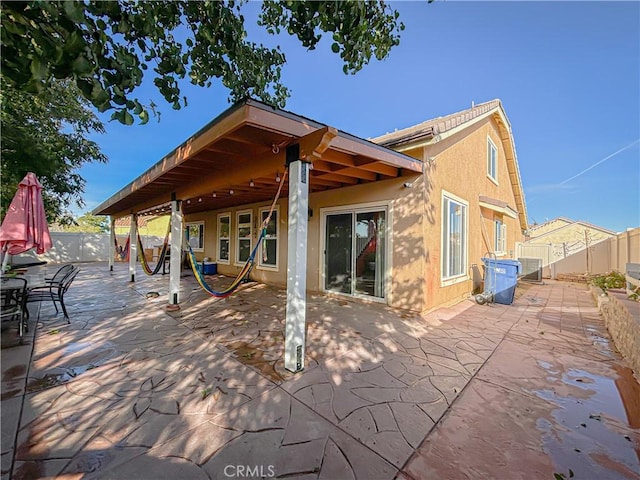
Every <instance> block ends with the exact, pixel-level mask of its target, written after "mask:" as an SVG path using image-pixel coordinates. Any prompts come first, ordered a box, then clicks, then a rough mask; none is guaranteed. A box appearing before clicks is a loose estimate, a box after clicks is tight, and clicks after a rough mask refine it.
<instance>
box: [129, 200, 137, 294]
mask: <svg viewBox="0 0 640 480" xmlns="http://www.w3.org/2000/svg"><path fill="white" fill-rule="evenodd" d="M137 218H138V216H137V215H136V214H135V213H132V214H131V226H130V228H129V276H130V277H131V281H132V282H135V281H136V261H137V260H138V225H137Z"/></svg>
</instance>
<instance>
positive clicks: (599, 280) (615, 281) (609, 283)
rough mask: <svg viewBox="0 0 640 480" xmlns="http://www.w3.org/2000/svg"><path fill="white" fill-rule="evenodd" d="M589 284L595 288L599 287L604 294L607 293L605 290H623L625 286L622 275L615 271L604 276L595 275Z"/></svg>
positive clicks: (625, 282)
mask: <svg viewBox="0 0 640 480" xmlns="http://www.w3.org/2000/svg"><path fill="white" fill-rule="evenodd" d="M591 283H592V284H593V285H595V286H596V287H600V288H601V289H602V291H603V292H604V293H607V290H609V289H612V288H625V287H626V286H627V281H626V279H625V277H624V275H623V274H622V273H620V272H617V271H615V270H613V271H611V272H609V273H605V274H604V275H596V276H595V277H593V278H592V279H591Z"/></svg>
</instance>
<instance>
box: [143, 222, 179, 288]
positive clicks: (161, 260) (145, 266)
mask: <svg viewBox="0 0 640 480" xmlns="http://www.w3.org/2000/svg"><path fill="white" fill-rule="evenodd" d="M137 226H138V225H137V224H136V227H137ZM136 230H137V231H139V230H138V229H137V228H136ZM170 233H171V222H169V224H168V225H167V233H166V235H165V236H164V242H163V243H162V249H161V250H160V257H159V258H158V263H156V266H155V267H154V269H153V270H151V267H149V263H148V262H147V259H146V257H145V256H144V250H143V248H144V247H143V245H142V237H140V233H138V259H139V260H140V265H141V266H142V271H143V272H144V273H146V274H147V275H149V276H151V275H155V274H157V273H158V272H159V271H160V268H162V265H163V264H164V259H165V258H166V256H167V252H168V251H169V234H170Z"/></svg>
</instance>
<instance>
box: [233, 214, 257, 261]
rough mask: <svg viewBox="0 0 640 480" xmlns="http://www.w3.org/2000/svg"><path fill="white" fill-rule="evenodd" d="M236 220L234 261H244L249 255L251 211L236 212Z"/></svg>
mask: <svg viewBox="0 0 640 480" xmlns="http://www.w3.org/2000/svg"><path fill="white" fill-rule="evenodd" d="M236 215H237V217H236V218H237V222H236V225H237V226H236V231H237V243H236V247H237V248H236V262H237V263H244V262H246V261H247V260H248V259H249V255H251V232H252V230H253V228H252V224H251V221H252V216H253V215H252V214H251V211H244V212H238V213H237V214H236Z"/></svg>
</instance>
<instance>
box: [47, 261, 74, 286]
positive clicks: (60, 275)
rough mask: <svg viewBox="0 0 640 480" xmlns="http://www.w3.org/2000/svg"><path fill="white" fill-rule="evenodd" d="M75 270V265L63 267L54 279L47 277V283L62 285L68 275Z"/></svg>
mask: <svg viewBox="0 0 640 480" xmlns="http://www.w3.org/2000/svg"><path fill="white" fill-rule="evenodd" d="M71 270H73V265H71V264H70V263H69V264H67V265H63V266H61V267H60V268H59V269H58V271H57V272H56V273H55V274H54V275H53V277H45V279H44V281H45V283H47V284H48V283H60V282H61V281H62V279H63V278H64V277H66V276H67V274H68V273H69V272H70V271H71Z"/></svg>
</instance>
